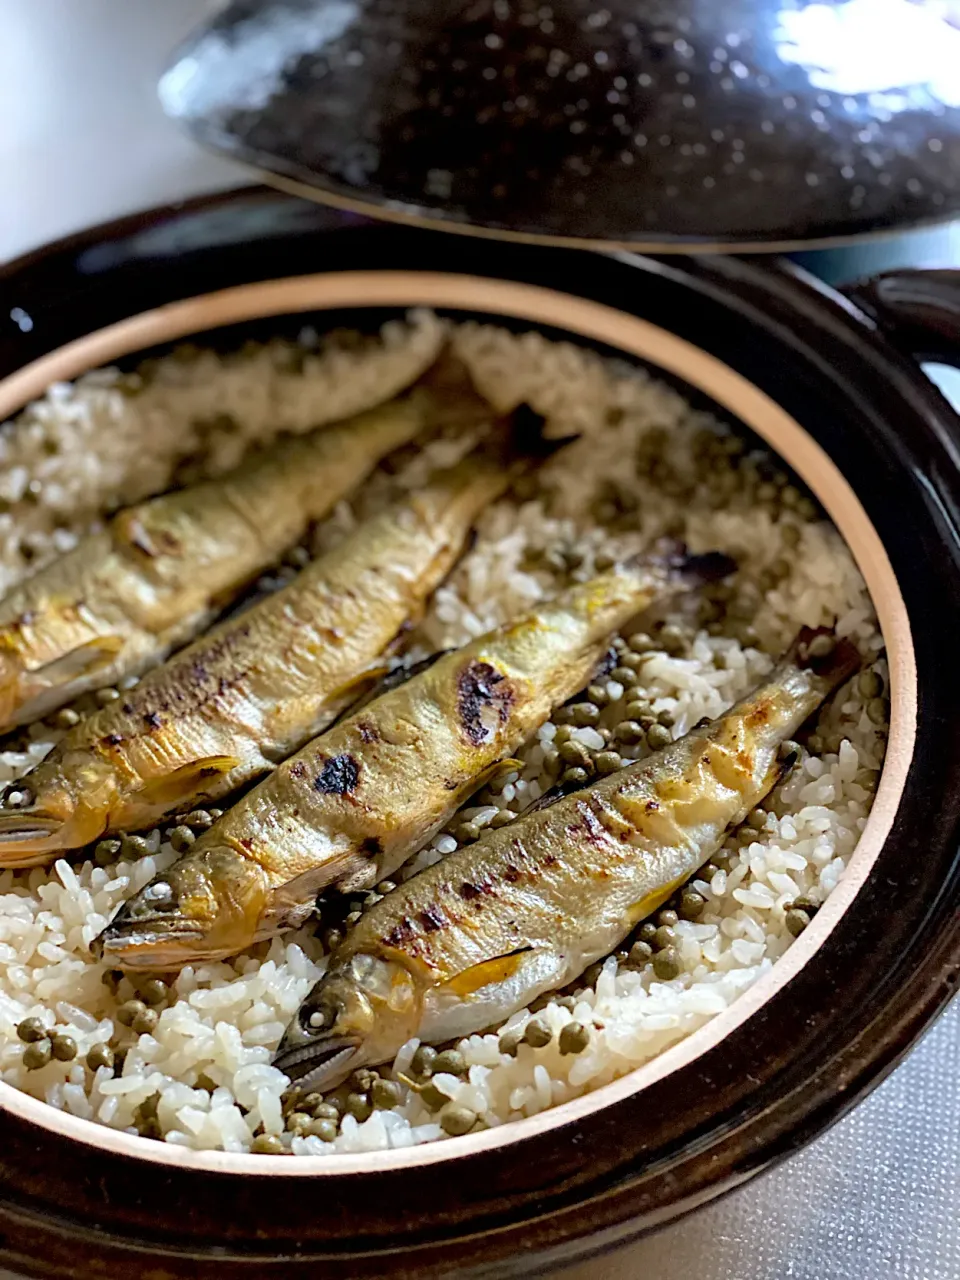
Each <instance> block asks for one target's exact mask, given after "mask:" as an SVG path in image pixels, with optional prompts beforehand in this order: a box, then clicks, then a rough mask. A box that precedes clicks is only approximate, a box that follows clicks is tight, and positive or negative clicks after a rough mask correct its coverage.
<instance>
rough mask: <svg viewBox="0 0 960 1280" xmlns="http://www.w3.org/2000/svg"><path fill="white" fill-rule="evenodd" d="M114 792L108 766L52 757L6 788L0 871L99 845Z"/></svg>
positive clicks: (86, 758) (102, 762)
mask: <svg viewBox="0 0 960 1280" xmlns="http://www.w3.org/2000/svg"><path fill="white" fill-rule="evenodd" d="M74 757H78V758H74ZM118 786H119V783H118V777H117V774H116V771H115V769H114V768H113V766H112V765H111V764H110V763H109V762H108V761H105V760H97V759H95V758H93V757H90V756H88V755H86V754H83V753H67V754H60V753H56V752H55V753H54V756H53V758H51V759H48V760H45V761H44V762H43V763H42V764H40V765H39V766H38V767H37V768H36V769H34V771H33V772H32V773H31V774H28V776H27V777H26V778H25V779H23V781H22V782H15V783H13V784H11V786H10V787H8V788H7V792H6V797H7V798H6V799H5V803H4V807H3V808H2V809H0V866H8V867H26V866H30V865H32V864H33V863H39V862H49V861H50V859H51V858H52V857H54V856H55V855H56V854H57V853H58V852H60V851H61V850H63V849H80V848H82V847H83V846H84V845H86V844H90V843H91V842H92V841H94V840H96V839H98V838H99V837H100V836H102V835H103V834H104V832H105V831H106V830H107V827H108V823H109V814H110V809H111V807H112V805H113V804H114V803H115V800H116V796H117V792H118ZM15 795H16V796H17V799H16V803H11V802H12V801H13V800H14V797H15Z"/></svg>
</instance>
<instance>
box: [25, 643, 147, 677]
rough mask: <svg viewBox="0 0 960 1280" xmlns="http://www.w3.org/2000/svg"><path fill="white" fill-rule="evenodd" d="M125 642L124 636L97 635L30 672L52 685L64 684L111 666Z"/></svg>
mask: <svg viewBox="0 0 960 1280" xmlns="http://www.w3.org/2000/svg"><path fill="white" fill-rule="evenodd" d="M123 644H124V641H123V637H122V636H96V637H95V638H94V639H93V640H88V641H87V642H86V643H85V644H80V645H77V647H76V648H75V649H71V650H70V651H69V652H68V653H65V654H63V655H62V656H61V657H59V658H55V659H54V660H53V662H48V663H47V664H46V666H43V667H38V668H37V669H36V670H35V671H32V672H31V673H30V674H31V675H35V676H39V677H40V679H41V680H43V681H44V682H45V683H49V684H52V685H57V684H64V683H65V682H67V681H70V680H76V679H77V678H78V677H80V676H91V675H94V674H95V673H96V672H97V671H101V670H103V669H104V668H105V667H109V666H110V664H111V663H112V662H113V660H114V659H115V658H116V656H117V654H118V653H119V652H120V650H121V649H122V648H123Z"/></svg>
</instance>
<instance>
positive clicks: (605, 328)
mask: <svg viewBox="0 0 960 1280" xmlns="http://www.w3.org/2000/svg"><path fill="white" fill-rule="evenodd" d="M234 194H235V193H230V195H231V196H232V195H234ZM196 203H197V204H198V205H205V204H209V199H208V198H206V199H205V198H201V200H199V201H197V202H196ZM149 217H150V215H141V216H140V218H139V219H138V220H137V222H139V223H142V222H143V221H145V220H149ZM127 225H129V224H128V222H127V220H120V221H119V222H117V223H113V224H109V226H110V229H111V230H117V229H119V228H121V227H125V226H127ZM90 234H91V233H89V232H88V233H86V234H85V235H84V236H83V237H82V239H81V237H78V238H77V240H78V242H81V243H82V242H89V236H90ZM27 260H29V259H27ZM23 261H25V260H21V262H23ZM11 267H12V268H16V267H17V264H16V263H14V264H11ZM8 270H9V268H8ZM418 306H426V307H436V308H440V309H444V310H454V311H457V310H460V311H470V312H481V313H483V314H484V315H485V316H486V315H489V316H490V318H491V320H492V321H493V322H496V318H497V317H498V316H503V317H510V318H511V319H515V320H521V321H524V322H527V323H530V324H532V325H537V326H546V327H549V328H551V329H556V328H557V327H558V326H557V317H558V316H559V317H562V325H561V326H560V327H562V329H564V330H566V331H567V332H569V333H570V334H571V336H573V337H575V338H579V339H586V340H587V341H588V342H591V341H592V342H599V343H602V344H604V345H605V346H606V347H608V348H613V349H614V350H618V351H622V352H624V353H626V354H628V355H630V356H633V357H635V358H637V359H640V360H642V361H644V362H645V363H647V364H648V365H652V366H653V367H654V368H655V369H663V370H665V371H667V372H668V373H670V374H671V375H673V376H674V377H676V378H678V379H679V380H681V381H682V382H683V383H685V384H687V385H688V386H690V387H693V388H695V389H696V390H698V391H701V392H703V393H705V394H706V395H708V396H710V398H711V399H712V400H713V401H714V402H715V403H716V404H717V405H718V406H719V408H720V409H721V410H723V411H726V412H727V413H729V414H731V415H732V416H733V417H734V418H735V419H737V420H739V421H740V422H742V423H743V424H745V425H746V426H747V427H749V428H751V429H752V430H753V431H755V432H756V434H757V435H758V436H760V437H761V438H762V439H763V440H764V441H765V442H766V443H767V444H768V445H769V446H770V448H771V449H772V450H773V451H774V452H775V453H778V454H780V455H781V456H782V457H783V458H784V459H785V460H786V461H787V462H788V463H789V465H790V466H791V467H793V469H794V470H795V471H796V472H797V473H798V474H799V475H800V476H801V478H802V479H803V480H804V481H805V483H806V484H807V485H808V486H809V487H810V489H811V490H812V491H813V492H814V493H815V494H816V496H817V498H818V499H819V500H820V502H821V503H822V505H823V506H824V508H825V510H826V511H827V513H828V514H829V516H830V518H831V520H832V521H833V522H834V524H835V526H836V527H837V529H838V530H839V532H840V534H841V536H842V537H843V539H844V541H845V543H846V544H847V546H848V547H849V549H850V550H851V552H852V554H853V555H854V558H855V560H856V562H857V564H858V567H859V569H860V571H861V573H862V574H863V575H864V577H865V579H866V581H867V586H868V589H869V590H870V594H871V597H872V600H873V602H874V606H875V608H876V609H877V613H878V618H879V621H880V627H881V632H882V634H883V638H884V641H885V644H886V647H887V655H888V660H889V664H890V686H891V688H890V692H891V725H890V736H889V739H888V745H887V754H886V757H885V760H884V766H883V769H882V772H881V778H880V784H879V787H878V790H877V794H876V799H875V802H874V805H873V808H872V809H871V812H870V815H869V818H868V820H867V826H866V828H865V830H864V831H863V833H862V835H861V838H860V841H859V843H858V845H857V849H856V851H855V852H854V854H853V855H852V857H851V860H850V863H849V864H848V867H847V870H846V871H845V872H844V875H843V877H842V879H841V881H840V883H839V885H838V886H837V887H836V888H835V889H834V891H833V892H832V893H831V895H830V897H829V898H828V899H827V902H826V903H825V904H824V906H823V908H822V909H821V910H820V911H819V912H818V913H817V916H816V917H815V919H814V920H813V921H812V922H811V924H810V926H809V927H808V928H807V929H806V930H805V931H804V933H803V934H802V936H801V937H800V938H798V939H797V940H796V941H795V942H794V943H793V944H792V945H791V947H790V948H789V950H788V951H787V953H786V954H785V955H784V956H782V957H780V959H779V960H778V961H777V962H776V963H775V964H774V966H773V967H772V969H771V971H770V972H769V973H767V974H765V975H764V976H763V977H762V978H760V979H759V980H758V981H757V982H756V983H755V984H754V985H753V986H752V987H751V988H749V989H748V990H747V991H745V992H744V993H742V994H741V995H740V996H739V997H738V998H737V1000H736V1001H735V1002H734V1003H733V1004H732V1005H731V1006H730V1007H729V1008H728V1009H727V1010H726V1011H725V1012H724V1013H722V1014H719V1015H717V1016H716V1017H714V1018H713V1019H711V1021H710V1022H708V1023H707V1024H706V1025H705V1026H703V1027H701V1028H700V1029H698V1030H697V1031H695V1032H693V1033H692V1034H690V1035H689V1036H687V1037H685V1038H684V1039H683V1040H681V1041H680V1042H678V1043H677V1044H675V1045H674V1046H672V1047H671V1048H669V1049H667V1050H666V1051H664V1052H663V1053H661V1054H660V1055H658V1056H657V1057H655V1058H653V1059H651V1060H650V1061H648V1062H647V1063H645V1064H643V1065H642V1066H640V1067H637V1068H634V1070H632V1071H630V1072H628V1073H627V1074H626V1075H624V1076H622V1077H620V1078H618V1079H617V1080H614V1081H612V1082H611V1083H609V1084H607V1085H604V1086H601V1087H600V1088H598V1089H596V1090H594V1091H592V1092H589V1093H586V1094H583V1095H581V1096H580V1097H578V1098H576V1099H573V1100H571V1101H569V1102H566V1103H563V1104H560V1105H558V1106H555V1107H552V1108H549V1109H548V1110H546V1111H543V1112H540V1113H539V1114H537V1115H535V1116H532V1117H526V1118H523V1119H520V1120H517V1121H512V1122H510V1123H509V1124H506V1125H503V1126H499V1127H497V1128H496V1129H491V1130H487V1131H486V1132H484V1133H481V1134H476V1135H469V1136H467V1137H463V1138H450V1139H445V1140H444V1141H442V1142H437V1143H429V1144H424V1145H420V1146H417V1147H412V1148H404V1149H399V1150H392V1151H377V1152H370V1153H357V1154H337V1155H333V1156H300V1157H297V1158H296V1159H293V1160H284V1161H277V1160H276V1159H275V1158H274V1157H271V1156H257V1155H252V1154H247V1153H243V1154H235V1153H228V1152H220V1151H193V1150H190V1149H187V1148H182V1147H179V1146H170V1145H167V1144H163V1143H157V1142H155V1141H151V1140H149V1139H146V1138H141V1137H139V1136H134V1135H131V1134H127V1133H124V1132H121V1131H118V1130H114V1129H110V1128H108V1127H106V1126H101V1125H98V1124H96V1123H95V1122H93V1121H89V1120H84V1119H81V1118H80V1117H75V1116H71V1115H69V1114H68V1113H66V1112H62V1111H58V1110H57V1109H55V1108H53V1107H50V1106H49V1105H48V1104H47V1103H45V1102H41V1101H40V1100H38V1099H34V1098H32V1097H30V1096H29V1095H28V1094H25V1093H22V1092H21V1091H20V1090H18V1089H16V1088H14V1087H13V1086H11V1085H7V1084H5V1083H3V1082H0V1108H3V1109H6V1110H9V1111H11V1112H14V1113H17V1114H19V1115H20V1116H21V1117H22V1118H24V1119H26V1120H29V1121H30V1122H32V1123H36V1124H38V1125H40V1126H41V1127H43V1128H45V1129H47V1130H50V1131H53V1132H55V1133H57V1134H59V1135H60V1136H62V1137H66V1138H70V1139H73V1140H76V1141H79V1142H82V1143H85V1144H86V1145H89V1146H93V1147H97V1148H106V1149H108V1150H110V1151H111V1152H112V1153H115V1154H124V1155H128V1156H131V1157H135V1158H136V1159H139V1160H143V1159H146V1160H151V1161H153V1162H154V1163H159V1164H164V1165H173V1166H175V1167H180V1168H185V1169H190V1170H194V1171H200V1170H206V1171H209V1172H217V1173H220V1174H226V1175H231V1176H236V1175H243V1174H247V1175H251V1174H253V1175H256V1174H260V1175H262V1174H267V1173H268V1174H270V1175H273V1176H276V1175H278V1174H280V1175H282V1176H285V1177H291V1176H294V1177H300V1176H311V1177H316V1176H318V1175H325V1176H329V1175H347V1174H350V1175H362V1174H366V1173H371V1172H375V1171H376V1172H381V1171H385V1170H387V1169H390V1170H400V1169H403V1168H409V1167H411V1166H417V1167H422V1166H424V1165H427V1164H434V1163H437V1162H440V1161H445V1160H447V1159H456V1158H457V1157H458V1156H461V1155H466V1154H468V1153H470V1152H478V1151H483V1150H490V1149H494V1148H506V1147H511V1146H513V1145H514V1144H516V1143H518V1142H521V1141H522V1140H523V1139H524V1138H527V1137H531V1136H533V1135H534V1134H544V1133H546V1132H548V1131H552V1130H557V1129H561V1128H563V1127H564V1126H565V1125H567V1124H569V1123H572V1122H574V1121H583V1120H586V1119H588V1118H589V1117H590V1116H591V1115H593V1114H594V1113H595V1112H597V1111H598V1110H602V1109H603V1108H605V1107H607V1106H609V1105H611V1104H613V1103H616V1102H619V1101H622V1100H624V1099H625V1098H628V1097H637V1096H639V1095H640V1094H641V1093H642V1092H643V1090H644V1089H646V1088H648V1087H649V1086H650V1085H651V1084H653V1083H654V1082H655V1081H658V1080H660V1079H662V1078H663V1077H665V1076H667V1075H668V1074H671V1073H672V1072H674V1071H676V1070H678V1069H679V1068H680V1067H683V1066H685V1065H688V1064H689V1063H691V1062H693V1061H695V1060H696V1059H697V1058H699V1057H700V1056H702V1055H703V1054H704V1053H706V1052H707V1051H708V1050H709V1049H711V1048H713V1047H715V1046H716V1045H717V1044H718V1043H719V1042H720V1041H721V1040H723V1039H724V1038H726V1036H727V1035H728V1034H729V1033H730V1032H732V1031H733V1030H734V1029H735V1028H737V1027H739V1026H741V1025H742V1024H743V1023H744V1022H745V1021H746V1020H747V1018H749V1017H750V1016H751V1015H752V1014H753V1013H755V1012H756V1011H757V1010H758V1009H760V1008H761V1006H762V1005H764V1004H766V1003H767V1001H768V1000H770V999H771V998H772V997H773V996H774V995H775V994H776V993H777V992H779V991H780V990H781V989H782V988H783V987H784V986H785V985H786V984H787V983H788V982H789V981H790V980H791V978H792V977H793V976H794V975H795V974H797V973H798V972H799V971H800V969H801V968H803V967H804V966H805V965H806V963H807V962H808V961H809V960H810V959H811V958H812V957H813V956H814V954H815V953H816V951H817V950H818V949H819V948H820V946H821V945H822V944H823V942H824V941H825V940H826V938H827V937H828V935H829V934H830V933H831V932H832V930H833V929H834V927H835V926H836V925H837V924H838V923H839V921H840V919H841V917H842V916H843V914H844V912H845V911H846V909H847V907H848V906H849V905H850V903H851V902H852V901H853V899H854V897H855V896H856V894H857V893H858V891H859V889H860V888H861V887H862V885H863V883H864V881H865V880H866V878H867V876H868V874H869V872H870V869H871V867H872V865H873V863H874V861H875V859H876V858H877V856H878V855H879V853H880V851H881V849H882V847H883V844H884V841H885V840H886V838H887V835H888V834H889V832H890V829H891V826H892V824H893V820H894V817H895V814H896V811H897V807H898V804H899V801H900V797H901V795H902V793H903V789H904V786H905V783H906V778H907V773H908V770H909V767H910V763H911V760H912V757H913V751H914V744H915V736H916V720H917V671H916V659H915V654H914V648H913V640H912V636H911V631H910V623H909V618H908V615H907V609H906V606H905V603H904V601H903V597H902V595H901V592H900V589H899V586H898V584H897V580H896V577H895V575H894V572H893V569H892V566H891V565H890V561H889V559H888V557H887V553H886V550H885V549H884V546H883V543H882V542H881V540H880V537H879V535H878V534H877V532H876V530H875V528H874V526H873V524H872V522H871V521H870V520H869V518H868V516H867V514H866V512H865V510H864V509H863V507H862V505H861V503H860V501H859V499H858V498H857V497H856V495H855V493H854V491H853V489H852V488H851V487H850V485H849V483H848V482H847V481H846V479H845V478H844V477H843V475H842V474H841V473H840V471H839V469H838V468H837V466H836V465H835V464H834V462H833V461H832V459H831V458H830V457H829V455H828V454H827V453H826V452H825V451H824V450H823V449H822V448H821V446H820V445H819V444H817V443H816V442H815V441H814V440H813V438H812V437H811V436H810V435H809V434H808V433H807V432H806V431H805V430H804V428H803V427H801V426H800V424H799V423H798V422H797V421H796V419H794V418H793V417H792V416H791V415H789V414H788V413H787V412H786V411H785V410H784V409H782V408H781V407H780V406H779V405H778V404H777V403H776V402H775V401H774V400H773V399H772V398H771V397H770V396H768V395H767V394H766V393H765V392H763V391H761V390H760V389H759V388H758V387H757V386H755V385H754V384H753V383H751V382H750V381H749V380H748V379H747V378H745V377H744V376H743V375H742V374H740V373H738V372H736V371H735V370H734V369H733V368H731V367H730V366H729V365H727V364H725V363H723V362H722V361H721V360H719V359H718V358H716V357H715V356H712V355H710V354H708V353H707V352H706V351H704V350H702V349H700V348H698V347H696V346H694V345H693V344H692V343H690V342H689V341H687V340H686V339H683V338H679V337H678V336H676V335H675V334H673V333H670V332H669V331H667V330H665V329H663V328H661V327H660V326H657V325H654V324H652V323H651V322H649V321H646V320H642V319H639V318H638V317H636V316H633V315H631V314H629V313H628V312H626V311H620V310H618V309H616V308H614V307H612V306H609V305H607V304H604V303H599V302H595V301H593V300H590V299H586V298H582V297H578V296H576V295H572V294H566V293H563V292H561V291H559V290H554V289H547V288H544V287H542V286H538V285H531V284H527V283H519V282H516V281H512V280H504V279H495V278H493V277H490V276H477V275H471V274H468V273H458V272H419V271H387V270H372V271H343V272H321V273H316V274H312V275H304V276H288V277H284V278H281V279H277V280H267V281H261V282H256V283H249V284H244V285H239V286H233V287H230V288H226V289H221V290H218V291H216V292H213V293H209V294H201V295H197V296H195V297H192V298H186V299H182V300H179V301H176V302H172V303H168V304H165V305H163V306H160V307H157V308H154V309H153V310H150V311H146V312H143V313H140V314H139V315H134V316H131V317H128V318H127V319H124V320H121V321H119V322H117V323H115V324H112V325H109V326H107V327H105V328H103V329H100V330H96V331H94V332H93V333H90V334H86V335H84V336H83V337H81V338H77V339H75V340H73V341H71V342H68V343H67V344H65V345H64V346H62V347H60V348H57V349H55V350H54V351H51V352H49V353H48V354H46V355H44V356H41V357H39V358H38V359H36V360H34V361H32V362H31V363H29V364H27V365H25V366H23V367H22V368H21V369H19V370H17V371H16V372H14V373H13V374H11V375H9V376H8V377H7V378H6V379H4V380H3V381H2V382H0V420H4V419H6V418H7V417H9V416H10V415H11V414H12V413H15V412H16V411H17V410H18V409H19V408H22V407H23V405H24V404H26V403H28V402H29V401H30V400H33V399H35V398H36V397H37V396H38V395H42V394H43V391H44V390H45V389H46V387H47V386H49V385H50V383H51V382H54V381H61V380H67V379H72V378H75V377H77V376H78V375H79V374H80V373H82V372H85V371H86V370H89V369H92V368H96V367H99V366H102V365H103V364H104V363H108V362H109V361H111V360H115V359H117V358H119V357H120V356H124V355H128V354H131V353H135V352H137V351H142V350H146V349H148V348H150V347H152V346H156V345H158V344H160V343H163V342H168V341H171V340H173V339H176V338H182V337H186V336H188V335H194V334H196V335H201V334H203V333H204V332H207V331H209V330H212V329H216V328H219V327H220V326H223V325H227V324H232V323H236V322H239V321H243V320H252V319H267V318H270V317H279V316H282V315H291V314H296V313H298V312H307V311H309V312H316V311H323V310H332V309H335V308H343V307H350V308H351V309H362V308H364V307H371V308H372V307H378V308H383V307H388V308H397V309H399V310H407V309H410V308H412V307H418Z"/></svg>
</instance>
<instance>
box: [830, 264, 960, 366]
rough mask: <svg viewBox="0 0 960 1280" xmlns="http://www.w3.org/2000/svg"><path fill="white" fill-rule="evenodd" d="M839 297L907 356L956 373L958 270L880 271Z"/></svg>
mask: <svg viewBox="0 0 960 1280" xmlns="http://www.w3.org/2000/svg"><path fill="white" fill-rule="evenodd" d="M843 292H844V293H845V294H846V296H847V297H848V298H849V299H850V301H851V302H853V303H855V304H856V306H858V307H859V308H860V309H861V310H862V311H865V312H866V313H867V315H869V316H870V317H871V319H873V320H874V321H875V322H876V323H877V324H878V325H879V327H880V328H881V329H882V330H883V332H884V333H885V334H886V336H887V337H888V338H889V339H890V340H891V341H892V342H893V343H894V345H895V346H897V347H899V349H900V350H901V351H903V352H904V353H905V354H907V355H909V356H912V357H913V358H914V359H915V360H918V361H920V362H924V361H930V362H936V363H938V364H948V365H953V366H954V367H955V368H960V271H958V270H954V269H952V268H942V269H939V268H938V269H932V270H895V271H883V272H881V273H880V274H879V275H875V276H869V277H868V278H867V279H865V280H858V281H856V282H855V283H854V284H850V285H846V286H844V289H843Z"/></svg>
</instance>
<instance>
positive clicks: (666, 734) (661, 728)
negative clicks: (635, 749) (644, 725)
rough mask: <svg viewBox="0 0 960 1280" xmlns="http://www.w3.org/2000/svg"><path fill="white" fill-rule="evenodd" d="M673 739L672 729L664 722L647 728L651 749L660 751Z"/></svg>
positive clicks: (648, 742)
mask: <svg viewBox="0 0 960 1280" xmlns="http://www.w3.org/2000/svg"><path fill="white" fill-rule="evenodd" d="M672 741H673V735H672V734H671V732H670V730H669V729H668V728H667V727H666V726H665V725H662V724H652V725H651V726H650V728H649V729H648V730H647V744H648V746H649V747H650V750H651V751H660V750H661V749H662V748H663V747H666V746H668V745H669V744H670V743H671V742H672Z"/></svg>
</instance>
